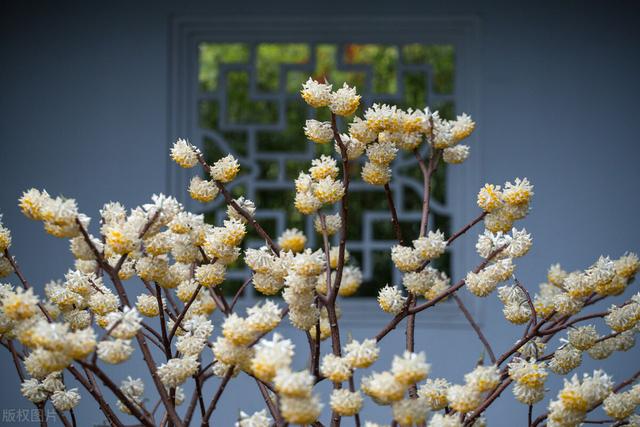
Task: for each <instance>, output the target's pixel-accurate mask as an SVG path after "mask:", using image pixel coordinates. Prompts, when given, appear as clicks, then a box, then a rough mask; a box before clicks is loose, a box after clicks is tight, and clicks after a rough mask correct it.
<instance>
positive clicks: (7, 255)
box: [4, 248, 53, 323]
mask: <svg viewBox="0 0 640 427" xmlns="http://www.w3.org/2000/svg"><path fill="white" fill-rule="evenodd" d="M4 256H5V258H7V261H9V264H11V267H12V268H13V272H14V273H15V274H16V276H18V279H19V280H20V283H22V287H23V288H24V289H25V290H29V289H31V285H29V282H28V281H27V278H26V277H25V276H24V274H22V270H20V267H19V266H18V262H17V261H16V260H15V259H14V258H13V256H12V255H11V253H9V248H7V249H5V250H4ZM38 308H39V309H40V311H41V312H42V314H44V316H45V317H46V318H47V321H48V322H49V323H51V322H52V321H53V318H52V317H51V315H50V314H49V312H48V311H47V309H46V308H45V306H44V304H42V303H41V302H38Z"/></svg>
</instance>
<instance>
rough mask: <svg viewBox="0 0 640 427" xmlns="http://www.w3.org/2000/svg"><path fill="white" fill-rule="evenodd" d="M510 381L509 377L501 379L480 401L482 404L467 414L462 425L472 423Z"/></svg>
mask: <svg viewBox="0 0 640 427" xmlns="http://www.w3.org/2000/svg"><path fill="white" fill-rule="evenodd" d="M512 381H513V380H512V379H511V378H508V379H506V380H505V381H503V382H502V384H500V385H499V386H498V387H497V388H496V389H495V390H494V391H493V392H492V393H491V394H490V395H489V396H488V397H487V398H486V399H485V400H484V402H482V404H481V405H480V406H479V407H478V408H477V409H476V410H475V411H473V412H472V413H471V414H469V416H468V417H467V418H466V419H465V422H464V425H465V426H471V425H473V422H474V421H475V420H476V418H478V417H479V416H480V415H481V414H482V413H483V412H484V411H485V410H486V409H487V408H488V407H489V405H491V404H492V403H493V401H494V400H496V399H497V398H498V397H499V396H500V394H501V393H502V392H503V391H504V389H506V388H507V387H508V386H509V384H511V382H512Z"/></svg>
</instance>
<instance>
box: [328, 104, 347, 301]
mask: <svg viewBox="0 0 640 427" xmlns="http://www.w3.org/2000/svg"><path fill="white" fill-rule="evenodd" d="M331 129H332V130H333V137H334V138H335V140H336V143H337V144H338V147H339V148H340V155H341V157H342V185H343V186H344V194H343V195H342V199H341V201H340V219H341V224H340V244H339V246H338V266H337V268H336V278H335V281H334V283H333V286H332V288H331V289H328V290H327V292H328V299H329V301H330V302H331V304H333V305H335V301H336V298H337V297H338V290H339V289H340V285H341V283H342V272H343V270H344V264H345V250H346V246H347V232H348V223H349V221H348V216H349V181H350V179H349V155H348V153H347V147H346V146H345V145H344V143H343V142H342V137H341V136H340V132H339V131H338V126H337V124H336V115H335V114H333V113H331Z"/></svg>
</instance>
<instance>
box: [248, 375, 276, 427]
mask: <svg viewBox="0 0 640 427" xmlns="http://www.w3.org/2000/svg"><path fill="white" fill-rule="evenodd" d="M254 379H255V381H256V384H257V385H258V389H259V390H260V394H261V395H262V398H263V399H264V402H265V403H266V404H267V408H268V409H269V413H271V416H272V417H273V420H274V421H275V423H276V426H277V427H280V426H282V425H283V420H282V416H281V415H280V411H279V410H278V407H277V405H276V404H274V403H273V400H271V397H270V396H269V392H268V391H267V388H266V385H265V383H264V382H262V381H260V380H259V379H257V378H254Z"/></svg>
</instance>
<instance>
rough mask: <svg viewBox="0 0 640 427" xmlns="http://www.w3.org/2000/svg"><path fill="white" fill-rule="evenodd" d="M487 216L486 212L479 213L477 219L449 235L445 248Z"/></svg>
mask: <svg viewBox="0 0 640 427" xmlns="http://www.w3.org/2000/svg"><path fill="white" fill-rule="evenodd" d="M485 216H487V212H484V211H483V212H481V213H480V215H478V216H477V217H475V218H474V219H473V220H472V221H471V222H470V223H468V224H467V225H465V226H464V227H462V228H461V229H460V230H458V231H456V232H455V233H453V234H452V235H451V237H449V239H448V240H447V246H448V245H450V244H451V243H453V241H454V240H456V239H457V238H458V237H460V236H462V235H463V234H464V233H466V232H467V231H469V229H470V228H471V227H473V226H474V225H476V224H477V223H479V222H480V221H482V220H483V219H484V217H485Z"/></svg>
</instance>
